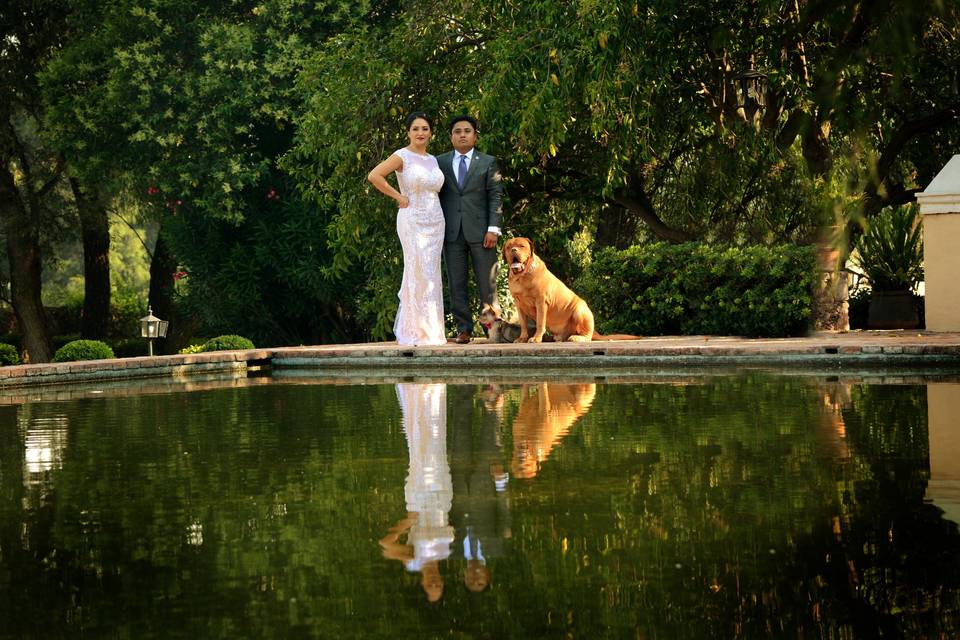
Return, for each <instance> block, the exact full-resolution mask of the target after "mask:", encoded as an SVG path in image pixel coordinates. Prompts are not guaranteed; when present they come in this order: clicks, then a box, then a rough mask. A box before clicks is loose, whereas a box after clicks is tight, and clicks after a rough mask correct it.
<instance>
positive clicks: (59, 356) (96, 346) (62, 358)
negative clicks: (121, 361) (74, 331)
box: [53, 340, 115, 362]
mask: <svg viewBox="0 0 960 640" xmlns="http://www.w3.org/2000/svg"><path fill="white" fill-rule="evenodd" d="M113 357H115V356H114V354H113V349H111V348H110V345H108V344H106V343H105V342H101V341H100V340H74V341H72V342H68V343H67V344H65V345H63V346H62V347H60V348H59V349H57V352H56V353H55V354H53V361H54V362H75V361H77V360H104V359H107V358H113Z"/></svg>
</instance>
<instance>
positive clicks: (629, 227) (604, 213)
mask: <svg viewBox="0 0 960 640" xmlns="http://www.w3.org/2000/svg"><path fill="white" fill-rule="evenodd" d="M636 239H637V219H636V218H635V217H634V216H631V215H630V212H629V210H628V209H626V208H625V207H622V206H619V205H615V204H607V205H606V206H604V207H603V209H602V210H601V211H600V219H599V220H597V232H596V235H595V237H594V241H595V244H596V247H597V248H598V249H599V248H602V247H614V248H616V249H626V248H627V247H629V246H630V245H631V244H633V243H634V242H635V241H636Z"/></svg>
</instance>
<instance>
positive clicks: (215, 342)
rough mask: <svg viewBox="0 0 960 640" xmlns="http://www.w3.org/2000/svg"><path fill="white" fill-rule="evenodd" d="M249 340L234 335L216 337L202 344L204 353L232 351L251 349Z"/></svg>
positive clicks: (251, 343)
mask: <svg viewBox="0 0 960 640" xmlns="http://www.w3.org/2000/svg"><path fill="white" fill-rule="evenodd" d="M253 348H254V346H253V342H251V341H250V339H249V338H244V337H243V336H236V335H225V336H217V337H216V338H210V339H209V340H207V341H206V342H204V343H203V350H204V351H232V350H234V349H253Z"/></svg>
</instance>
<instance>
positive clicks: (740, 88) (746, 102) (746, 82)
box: [733, 56, 767, 122]
mask: <svg viewBox="0 0 960 640" xmlns="http://www.w3.org/2000/svg"><path fill="white" fill-rule="evenodd" d="M749 64H750V68H749V69H747V70H746V71H743V72H741V73H738V74H737V75H735V76H733V89H734V92H735V93H736V96H737V109H743V117H744V119H746V121H747V122H753V120H754V118H755V117H756V115H757V113H759V112H760V111H762V110H763V108H764V107H765V106H766V98H767V74H765V73H761V72H760V71H757V70H756V69H755V68H754V66H753V56H750V61H749Z"/></svg>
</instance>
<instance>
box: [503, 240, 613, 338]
mask: <svg viewBox="0 0 960 640" xmlns="http://www.w3.org/2000/svg"><path fill="white" fill-rule="evenodd" d="M503 259H504V261H505V262H506V263H507V264H508V265H509V267H510V272H509V278H508V280H509V282H510V293H511V294H512V295H513V301H514V303H516V306H517V312H518V313H519V315H520V337H519V338H517V342H541V341H543V334H544V333H545V332H546V331H547V330H548V329H549V330H550V333H552V334H553V337H554V338H555V339H556V340H557V341H559V342H565V341H567V340H571V341H579V342H590V341H591V340H593V339H594V331H593V312H592V311H590V307H588V306H587V303H586V302H584V301H583V300H582V299H581V298H580V297H578V296H577V294H575V293H574V292H573V291H571V290H570V289H569V288H567V285H565V284H563V283H562V282H560V280H559V279H557V277H556V276H555V275H553V274H552V273H550V270H549V269H547V265H546V264H545V263H544V262H543V260H541V259H540V258H539V257H537V255H536V254H535V253H534V251H533V243H532V242H530V240H528V239H527V238H512V239H510V240H508V241H507V242H506V244H504V245H503ZM528 318H529V319H533V320H536V327H537V328H536V333H534V334H533V335H532V336H531V335H529V331H528V330H527V319H528Z"/></svg>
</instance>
